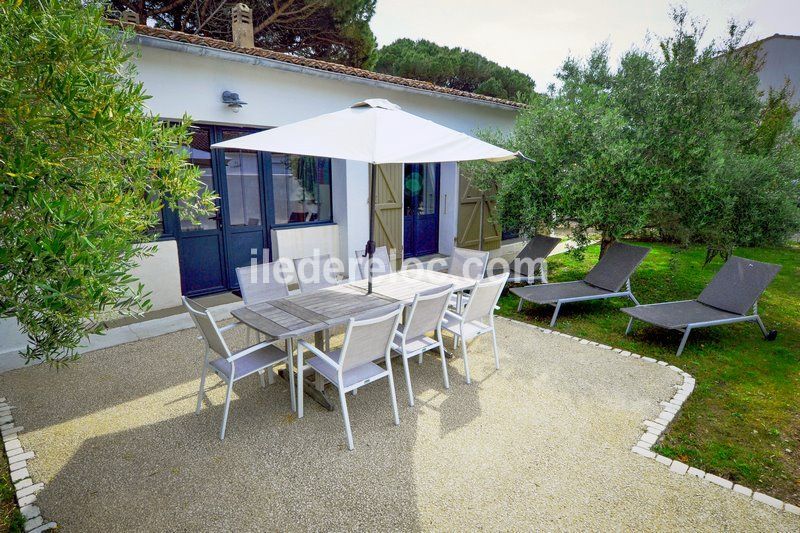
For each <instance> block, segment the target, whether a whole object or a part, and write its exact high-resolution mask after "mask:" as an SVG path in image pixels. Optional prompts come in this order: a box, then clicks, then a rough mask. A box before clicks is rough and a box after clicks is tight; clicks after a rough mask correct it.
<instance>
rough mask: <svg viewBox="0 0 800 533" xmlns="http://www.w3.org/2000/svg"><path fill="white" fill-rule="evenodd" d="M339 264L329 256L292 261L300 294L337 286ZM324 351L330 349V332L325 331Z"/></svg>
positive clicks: (340, 276) (339, 276)
mask: <svg viewBox="0 0 800 533" xmlns="http://www.w3.org/2000/svg"><path fill="white" fill-rule="evenodd" d="M341 266H342V265H341V262H340V261H339V260H338V259H335V258H333V257H332V256H331V255H330V254H324V255H313V256H310V257H303V258H302V259H295V260H294V271H295V274H296V275H297V284H298V285H299V286H300V292H301V293H307V292H313V291H318V290H321V289H325V288H327V287H333V286H334V285H338V284H339V283H340V282H341V279H342V275H343V273H342V269H341ZM324 335H325V349H326V350H329V349H330V346H331V345H330V343H331V330H328V329H326V330H325V332H324Z"/></svg>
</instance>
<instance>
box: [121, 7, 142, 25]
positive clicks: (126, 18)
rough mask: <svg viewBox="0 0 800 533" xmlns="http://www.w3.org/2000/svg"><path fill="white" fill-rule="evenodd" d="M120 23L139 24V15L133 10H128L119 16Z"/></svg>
mask: <svg viewBox="0 0 800 533" xmlns="http://www.w3.org/2000/svg"><path fill="white" fill-rule="evenodd" d="M119 21H120V22H127V23H128V24H139V13H137V12H136V11H133V10H131V9H126V10H125V11H123V12H122V13H121V14H120V16H119Z"/></svg>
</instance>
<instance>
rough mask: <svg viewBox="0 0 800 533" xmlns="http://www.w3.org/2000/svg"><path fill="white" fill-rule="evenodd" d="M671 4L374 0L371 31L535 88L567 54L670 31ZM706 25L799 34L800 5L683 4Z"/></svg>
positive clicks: (737, 0) (627, 44) (766, 0)
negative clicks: (499, 68)
mask: <svg viewBox="0 0 800 533" xmlns="http://www.w3.org/2000/svg"><path fill="white" fill-rule="evenodd" d="M672 5H676V2H674V1H662V0H606V1H603V0H577V1H570V0H561V1H547V2H545V1H533V0H531V1H525V0H378V3H377V8H376V10H375V15H374V16H373V18H372V22H371V26H372V31H373V32H374V33H375V36H376V37H377V39H378V44H379V45H380V46H383V45H385V44H389V43H391V42H392V41H394V40H395V39H398V38H401V37H409V38H412V39H428V40H430V41H434V42H436V43H437V44H441V45H445V46H451V47H452V46H460V47H462V48H466V49H469V50H472V51H474V52H478V53H480V54H482V55H484V56H486V57H488V58H489V59H491V60H493V61H496V62H498V63H500V64H501V65H505V66H509V67H512V68H515V69H518V70H520V71H522V72H524V73H526V74H528V75H530V76H531V77H532V78H533V79H534V81H535V82H536V88H537V90H539V91H544V90H546V88H547V86H548V85H549V84H550V83H552V82H554V81H555V76H554V74H555V72H556V71H557V69H558V67H559V66H560V65H561V63H562V62H563V61H564V58H565V57H567V56H568V55H573V56H577V57H586V56H587V55H588V54H589V52H590V51H591V49H592V48H593V47H594V45H596V44H597V43H600V42H603V41H608V42H609V43H610V44H611V57H612V60H615V59H616V58H618V57H619V55H620V54H622V53H623V52H625V51H626V50H628V49H630V48H631V47H632V46H633V45H638V46H640V47H641V46H643V45H644V44H645V39H646V37H647V35H648V34H649V35H654V36H659V35H665V34H668V33H670V30H671V28H672V23H671V20H670V19H669V16H668V13H669V9H670V6H672ZM680 5H685V6H687V7H688V9H689V12H690V13H691V15H692V16H694V17H699V18H701V19H702V20H705V21H706V22H707V24H708V29H707V30H706V36H707V37H709V38H710V37H717V36H724V34H725V28H726V25H727V21H728V20H729V19H731V18H735V19H737V20H739V21H744V22H746V21H752V22H753V27H752V29H751V30H750V33H748V41H754V40H757V39H759V38H762V37H768V36H770V35H772V34H775V33H783V34H790V35H800V0H750V1H746V0H728V1H725V0H686V1H684V2H681V3H680Z"/></svg>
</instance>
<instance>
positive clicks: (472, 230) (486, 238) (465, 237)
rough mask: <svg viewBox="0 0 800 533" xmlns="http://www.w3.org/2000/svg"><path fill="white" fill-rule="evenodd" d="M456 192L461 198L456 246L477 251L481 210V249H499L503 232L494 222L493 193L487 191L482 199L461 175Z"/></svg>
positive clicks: (478, 192) (477, 191)
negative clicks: (457, 191)
mask: <svg viewBox="0 0 800 533" xmlns="http://www.w3.org/2000/svg"><path fill="white" fill-rule="evenodd" d="M458 190H459V194H460V195H461V198H460V201H459V205H458V231H457V234H456V235H457V236H456V246H458V247H460V248H473V249H478V239H479V238H480V220H481V209H483V249H484V250H495V249H497V248H500V241H501V240H502V234H503V230H502V228H501V227H500V225H499V224H497V223H496V222H495V221H494V212H495V202H494V200H493V198H494V191H487V192H486V194H485V195H483V197H482V196H481V192H480V191H479V190H478V189H476V188H475V187H473V186H471V185H470V183H469V180H468V179H467V178H465V177H464V176H463V175H459V178H458Z"/></svg>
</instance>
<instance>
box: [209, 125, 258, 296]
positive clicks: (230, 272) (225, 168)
mask: <svg viewBox="0 0 800 533" xmlns="http://www.w3.org/2000/svg"><path fill="white" fill-rule="evenodd" d="M255 131H256V130H243V129H241V128H217V136H218V138H219V141H227V140H229V139H234V138H236V137H241V136H242V135H248V134H250V133H255ZM219 141H218V142H219ZM214 152H218V153H216V154H215V155H216V156H217V157H216V159H217V164H218V167H219V171H218V173H219V176H220V185H221V186H220V196H221V198H222V222H223V237H224V241H225V268H226V274H227V278H228V285H227V288H228V289H235V288H238V287H239V281H238V280H237V278H236V269H237V268H239V267H241V266H248V265H250V263H251V259H252V258H253V257H255V258H256V259H257V261H258V262H259V263H261V262H263V259H264V257H263V253H264V249H265V248H266V246H267V231H266V229H267V225H266V222H265V218H266V217H265V216H264V213H265V212H266V209H265V197H266V195H265V194H264V190H265V181H264V180H265V176H266V175H267V172H265V160H264V158H265V157H268V155H266V154H263V153H259V152H250V151H245V150H214ZM267 260H269V258H267Z"/></svg>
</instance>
